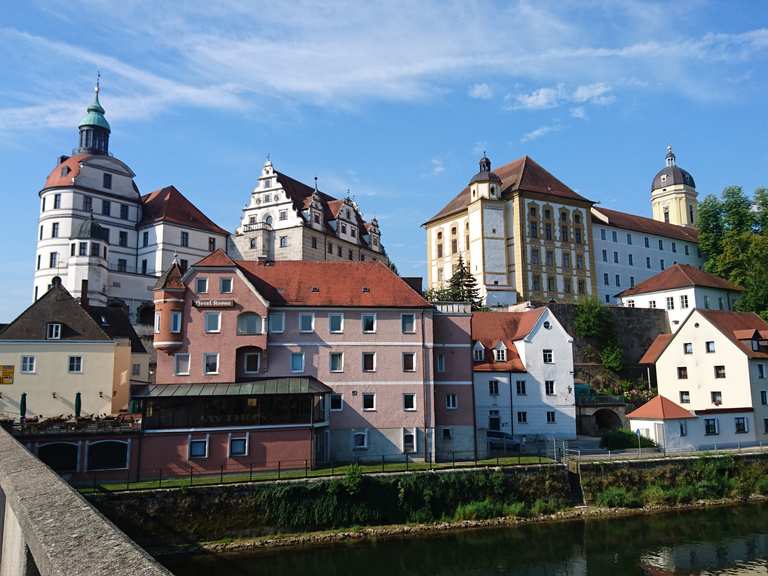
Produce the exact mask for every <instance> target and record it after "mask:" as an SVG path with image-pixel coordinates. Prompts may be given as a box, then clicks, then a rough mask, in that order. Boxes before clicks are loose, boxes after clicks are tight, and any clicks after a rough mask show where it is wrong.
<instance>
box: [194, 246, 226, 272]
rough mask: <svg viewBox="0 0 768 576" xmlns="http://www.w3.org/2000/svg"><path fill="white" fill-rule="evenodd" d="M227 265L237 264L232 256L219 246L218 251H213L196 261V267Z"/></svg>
mask: <svg viewBox="0 0 768 576" xmlns="http://www.w3.org/2000/svg"><path fill="white" fill-rule="evenodd" d="M222 266H223V267H226V266H236V263H235V261H234V260H232V258H230V257H229V256H228V255H227V253H226V252H224V250H222V249H221V248H218V249H217V250H216V251H214V252H211V253H210V254H208V256H206V257H205V258H203V259H201V260H198V261H197V262H195V266H194V267H195V268H206V267H210V268H219V267H222Z"/></svg>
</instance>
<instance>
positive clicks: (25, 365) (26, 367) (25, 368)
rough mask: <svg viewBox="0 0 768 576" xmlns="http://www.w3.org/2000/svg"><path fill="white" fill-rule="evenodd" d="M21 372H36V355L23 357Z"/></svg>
mask: <svg viewBox="0 0 768 576" xmlns="http://www.w3.org/2000/svg"><path fill="white" fill-rule="evenodd" d="M21 373H22V374H34V373H35V357H34V356H22V357H21Z"/></svg>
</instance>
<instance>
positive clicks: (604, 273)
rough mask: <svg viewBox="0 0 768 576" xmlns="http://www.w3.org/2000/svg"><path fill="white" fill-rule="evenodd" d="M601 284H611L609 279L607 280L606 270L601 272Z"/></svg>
mask: <svg viewBox="0 0 768 576" xmlns="http://www.w3.org/2000/svg"><path fill="white" fill-rule="evenodd" d="M603 284H605V285H606V286H610V285H611V281H610V280H608V272H603Z"/></svg>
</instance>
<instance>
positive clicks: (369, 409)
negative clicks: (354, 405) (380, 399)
mask: <svg viewBox="0 0 768 576" xmlns="http://www.w3.org/2000/svg"><path fill="white" fill-rule="evenodd" d="M366 396H373V408H366V407H365V397H366ZM360 401H361V402H362V406H363V412H376V392H363V393H362V394H361V395H360Z"/></svg>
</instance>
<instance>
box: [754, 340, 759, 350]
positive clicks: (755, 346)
mask: <svg viewBox="0 0 768 576" xmlns="http://www.w3.org/2000/svg"><path fill="white" fill-rule="evenodd" d="M752 351H753V352H759V351H760V340H752Z"/></svg>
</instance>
